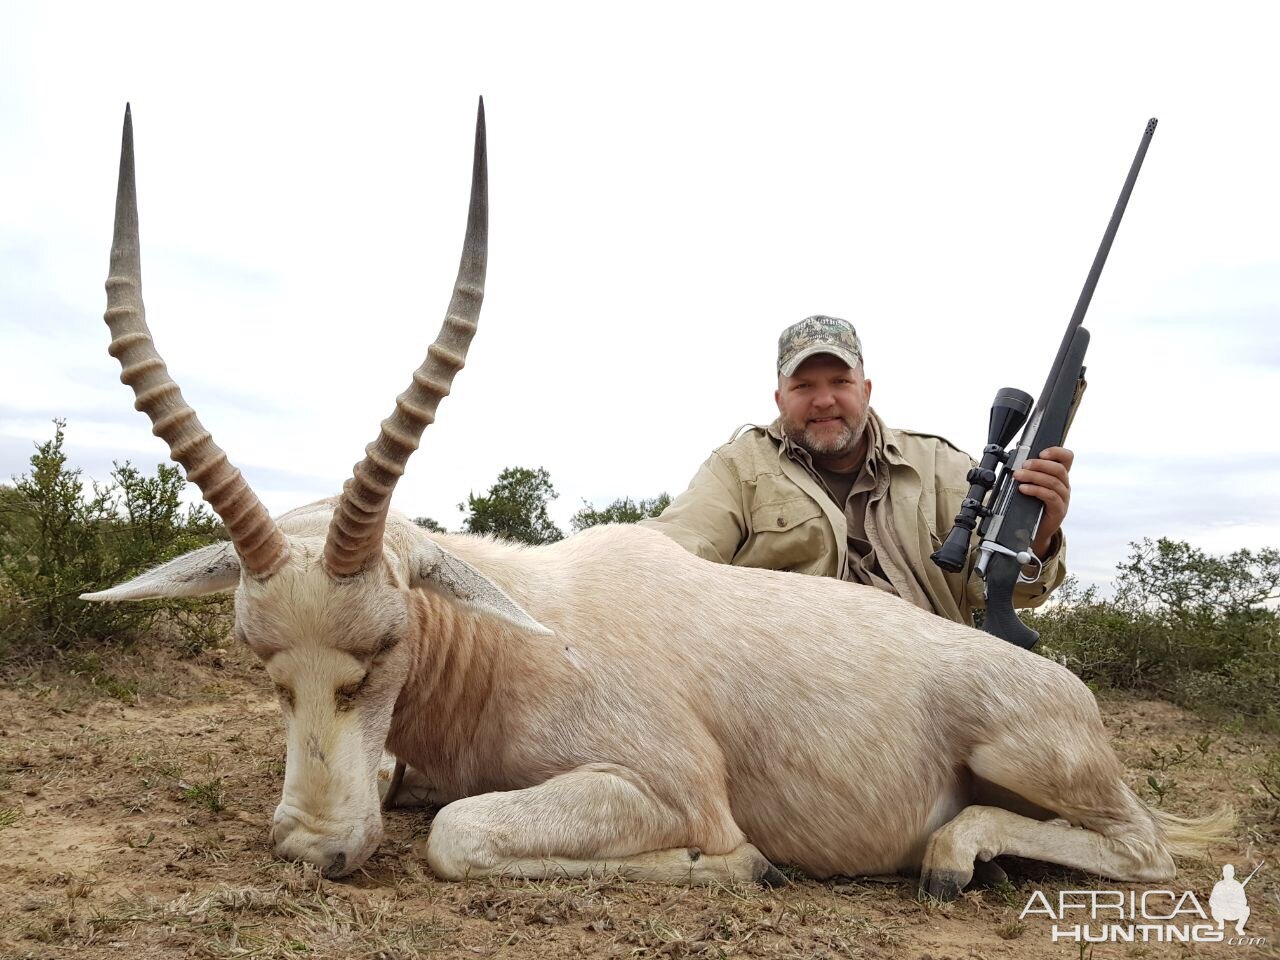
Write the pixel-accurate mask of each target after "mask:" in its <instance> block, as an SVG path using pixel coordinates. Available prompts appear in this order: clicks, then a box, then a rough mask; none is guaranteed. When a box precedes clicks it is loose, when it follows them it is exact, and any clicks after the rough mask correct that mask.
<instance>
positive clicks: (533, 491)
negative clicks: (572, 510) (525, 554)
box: [428, 467, 564, 544]
mask: <svg viewBox="0 0 1280 960" xmlns="http://www.w3.org/2000/svg"><path fill="white" fill-rule="evenodd" d="M557 496H559V494H557V493H556V488H555V487H553V486H552V485H551V474H549V473H547V471H546V470H545V469H543V468H542V467H538V468H537V469H536V470H530V469H529V468H528V467H507V468H506V469H505V470H503V471H502V472H501V473H500V474H498V480H497V482H496V483H495V484H494V485H493V486H492V487H490V488H489V491H488V493H485V494H484V495H483V496H479V497H478V496H476V495H475V494H474V493H473V494H470V495H469V496H468V497H467V502H466V503H465V504H461V503H460V504H458V509H459V510H463V511H466V515H465V516H464V517H463V518H462V529H463V530H464V531H466V532H467V533H482V534H483V533H487V534H492V535H493V536H495V537H501V538H502V539H503V540H513V541H515V542H516V543H533V544H538V543H555V542H556V541H557V540H563V539H564V534H563V533H562V532H561V531H560V528H559V527H557V526H556V525H555V523H554V522H553V521H552V519H551V516H550V514H548V513H547V504H549V503H550V502H551V501H552V500H554V499H555V498H556V497H557ZM428 529H430V528H428Z"/></svg>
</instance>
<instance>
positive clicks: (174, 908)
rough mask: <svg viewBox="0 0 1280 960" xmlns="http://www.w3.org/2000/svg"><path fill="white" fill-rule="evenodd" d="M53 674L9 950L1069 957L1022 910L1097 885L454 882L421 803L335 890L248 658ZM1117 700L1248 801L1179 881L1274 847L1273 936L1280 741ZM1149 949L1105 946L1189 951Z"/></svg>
mask: <svg viewBox="0 0 1280 960" xmlns="http://www.w3.org/2000/svg"><path fill="white" fill-rule="evenodd" d="M43 671H44V672H41V673H38V674H27V675H23V676H11V677H9V678H8V679H7V680H6V681H5V682H4V683H3V685H2V686H0V846H2V847H3V850H4V865H5V869H4V871H3V872H0V957H6V958H7V957H15V958H26V957H31V958H59V960H61V958H64V957H84V958H97V957H102V958H107V957H112V958H120V957H125V958H128V960H151V958H159V957H188V956H194V957H205V958H240V957H256V958H267V960H274V958H329V957H333V958H338V957H342V958H369V960H375V958H376V960H401V958H404V960H407V958H411V957H422V956H432V957H437V956H439V957H466V958H475V957H487V956H493V955H497V954H499V953H501V954H502V955H504V956H506V955H510V956H515V957H538V958H545V957H561V956H579V955H582V956H600V957H610V958H626V960H632V958H636V960H643V958H674V960H680V958H686V957H688V958H703V957H706V958H724V957H765V958H783V957H803V958H811V957H819V958H822V957H831V958H888V957H893V958H898V957H902V958H912V960H915V958H922V957H928V958H930V960H944V958H953V957H954V958H964V960H972V958H975V957H979V958H980V957H990V958H995V957H1008V958H1021V957H1030V958H1040V957H1067V956H1075V953H1076V951H1075V947H1074V946H1072V947H1069V948H1067V947H1064V946H1063V945H1062V944H1059V945H1057V946H1054V945H1053V944H1052V943H1051V942H1050V940H1049V937H1048V934H1047V929H1046V926H1045V924H1044V922H1043V920H1042V919H1041V918H1036V917H1028V918H1027V919H1025V920H1021V919H1019V913H1020V911H1021V909H1022V907H1023V906H1024V905H1025V904H1026V902H1027V898H1028V896H1029V895H1030V893H1031V891H1033V890H1036V889H1040V890H1044V891H1046V893H1048V895H1049V896H1051V897H1052V896H1053V895H1054V891H1056V890H1058V889H1061V888H1064V887H1066V888H1076V889H1079V888H1087V887H1092V886H1095V885H1096V881H1093V880H1091V879H1090V878H1088V877H1086V876H1083V875H1081V874H1074V873H1071V872H1069V871H1065V870H1060V869H1056V868H1052V867H1045V866H1043V865H1034V864H1020V863H1016V862H1015V863H1012V864H1010V865H1009V869H1010V876H1011V879H1010V882H1008V883H1004V884H1001V885H999V886H996V887H993V888H990V889H987V890H982V891H977V892H969V893H966V894H965V896H963V897H962V898H961V899H960V900H959V901H957V902H956V903H953V904H945V905H939V904H923V903H918V902H917V901H916V900H915V899H914V884H913V882H912V881H910V880H907V879H889V880H857V881H838V882H826V883H818V882H814V881H810V880H806V879H804V878H799V877H794V878H793V882H792V883H791V884H790V885H789V886H787V887H785V888H782V889H780V890H762V889H757V888H755V887H715V888H710V889H693V890H685V889H673V888H666V887H654V886H646V885H643V884H630V883H626V882H622V881H618V880H612V881H600V880H593V881H586V882H583V881H567V880H555V881H548V882H531V881H500V882H496V883H486V882H471V883H444V882H441V881H438V880H436V879H435V878H434V877H432V876H431V875H430V873H429V872H428V871H427V870H426V869H425V867H424V865H423V864H422V862H421V861H420V860H419V859H417V858H416V857H415V856H414V854H413V849H412V848H413V844H414V842H415V840H420V839H421V838H422V837H423V836H424V835H425V832H426V829H427V827H428V822H429V820H428V815H427V814H425V813H423V812H420V811H394V812H392V813H390V814H389V815H388V817H387V836H386V839H385V840H384V842H383V844H382V846H381V848H380V849H379V850H378V852H377V853H376V854H375V855H374V856H373V857H372V858H371V859H370V861H369V862H368V863H367V864H366V865H365V867H364V869H363V870H361V871H360V872H358V873H357V875H356V876H355V877H354V878H351V879H350V880H348V881H344V882H330V881H326V880H323V879H322V878H320V877H319V876H318V875H317V874H316V873H315V871H314V870H311V869H310V868H307V867H303V866H300V865H297V864H288V863H282V862H279V861H277V860H275V859H274V858H273V857H272V856H271V854H270V851H269V850H268V848H267V843H266V832H267V826H268V823H269V820H270V813H271V810H272V809H273V807H274V805H275V803H276V800H277V798H278V794H279V789H280V778H281V774H282V771H283V766H282V761H283V753H284V747H283V742H282V736H281V725H280V721H279V717H278V714H277V709H276V706H275V704H274V701H273V700H272V698H271V696H270V694H269V692H268V690H267V685H266V683H265V682H264V681H263V679H262V677H261V675H260V671H259V668H258V667H257V666H256V665H255V664H253V663H252V662H251V661H250V660H249V658H248V657H247V656H241V655H240V653H239V652H238V651H235V650H231V651H207V652H206V653H204V654H202V655H201V658H200V659H199V660H197V661H184V660H177V659H172V658H170V657H167V656H166V655H165V654H164V653H163V652H156V651H148V652H146V653H145V654H143V653H141V652H139V653H138V654H135V655H133V656H121V657H118V658H115V659H114V660H106V659H104V660H102V661H97V662H95V664H94V669H93V670H92V671H89V670H85V669H83V665H81V667H80V668H79V669H77V671H75V673H67V672H58V671H56V670H54V669H52V668H48V667H46V668H43ZM104 676H110V677H114V678H122V682H124V683H126V685H127V687H128V689H130V690H133V691H137V694H136V696H135V697H131V698H125V697H121V696H119V695H118V692H119V689H121V688H118V687H115V686H114V685H112V684H109V683H107V682H104V681H103V679H102V678H103V677H104ZM1103 709H1104V714H1105V716H1106V718H1107V723H1108V725H1109V726H1110V727H1111V729H1112V733H1113V735H1114V737H1115V742H1116V747H1117V751H1118V752H1119V754H1120V756H1121V758H1122V759H1123V760H1124V761H1125V762H1126V764H1127V765H1128V766H1129V769H1130V782H1131V783H1132V784H1133V785H1134V786H1135V788H1138V789H1142V788H1143V785H1144V784H1145V783H1146V780H1147V777H1148V776H1153V777H1156V778H1157V779H1158V781H1159V782H1160V784H1161V786H1162V787H1163V789H1164V792H1163V797H1162V799H1161V802H1162V804H1163V806H1164V807H1165V808H1166V809H1169V810H1172V811H1174V812H1188V811H1191V810H1193V809H1197V808H1198V809H1207V808H1209V807H1211V806H1214V805H1216V804H1217V803H1218V802H1221V801H1224V800H1227V801H1230V802H1231V803H1233V804H1234V805H1235V806H1236V808H1237V809H1238V810H1239V812H1240V814H1241V828H1240V831H1239V836H1240V847H1239V848H1238V849H1235V850H1222V851H1218V852H1217V854H1218V855H1217V857H1216V858H1215V860H1213V861H1205V862H1187V863H1184V864H1182V868H1183V873H1182V876H1181V877H1180V879H1179V880H1178V881H1177V886H1178V887H1179V888H1181V887H1182V886H1187V887H1190V888H1191V889H1194V890H1197V891H1198V892H1200V893H1201V895H1202V897H1203V895H1204V894H1206V893H1207V890H1208V888H1209V887H1210V886H1211V885H1212V883H1213V882H1214V880H1215V879H1217V870H1218V865H1219V864H1221V863H1222V862H1224V860H1226V859H1231V860H1233V861H1234V862H1236V863H1237V864H1239V863H1242V862H1244V861H1245V860H1249V861H1251V862H1256V861H1257V860H1258V859H1259V858H1261V857H1266V858H1267V860H1268V864H1269V865H1268V867H1266V868H1264V869H1263V870H1262V871H1261V872H1260V873H1259V874H1258V876H1257V877H1256V878H1255V879H1254V881H1253V883H1251V885H1250V887H1249V891H1250V901H1251V903H1252V904H1253V905H1254V909H1255V913H1254V919H1252V920H1251V921H1250V932H1251V933H1253V934H1254V935H1261V936H1269V937H1270V939H1271V942H1272V943H1273V944H1275V943H1276V942H1277V939H1276V930H1275V922H1276V917H1277V914H1278V913H1280V901H1278V900H1277V897H1278V896H1280V894H1278V891H1280V883H1277V880H1278V879H1280V864H1277V853H1278V852H1280V851H1278V849H1277V848H1278V846H1280V845H1278V844H1277V839H1278V836H1280V803H1278V802H1277V801H1276V799H1275V798H1274V797H1273V796H1272V795H1271V793H1269V792H1268V790H1267V789H1265V788H1264V785H1266V784H1271V783H1272V780H1271V779H1268V778H1274V775H1275V774H1274V771H1275V760H1274V758H1275V755H1276V753H1277V741H1276V739H1275V738H1268V737H1266V736H1263V735H1261V734H1250V733H1245V732H1242V731H1241V730H1239V729H1235V730H1232V729H1228V728H1224V727H1213V726H1211V725H1209V724H1207V723H1205V722H1204V721H1201V720H1198V719H1196V718H1194V717H1192V716H1190V715H1188V714H1186V713H1184V712H1182V711H1180V710H1178V709H1177V708H1174V707H1171V706H1168V705H1166V704H1162V703H1152V702H1141V701H1132V700H1126V699H1112V700H1108V701H1105V702H1104V704H1103ZM1179 748H1181V749H1179ZM1145 794H1146V796H1147V797H1148V799H1149V800H1151V801H1152V802H1154V801H1155V800H1156V799H1157V798H1156V797H1155V796H1153V795H1152V792H1151V790H1150V789H1149V788H1148V789H1146V790H1145ZM1272 864H1275V865H1276V869H1274V870H1272V869H1271V866H1270V865H1272ZM1107 886H1108V887H1111V886H1114V885H1113V884H1110V883H1107ZM1125 949H1129V950H1130V952H1127V953H1126V952H1123V951H1124V950H1125ZM1134 949H1138V948H1136V947H1135V948H1119V947H1109V948H1106V952H1104V951H1103V950H1101V949H1100V950H1099V952H1098V954H1097V956H1098V957H1102V956H1107V957H1110V956H1117V957H1122V956H1150V957H1161V956H1167V955H1174V954H1170V953H1168V952H1167V951H1168V950H1170V949H1172V948H1168V947H1162V946H1160V945H1150V946H1147V947H1144V948H1141V949H1142V950H1145V951H1146V952H1145V953H1141V952H1133V950H1134ZM1223 949H1225V948H1219V952H1218V953H1216V954H1213V955H1215V956H1218V955H1222V954H1221V950H1223ZM1250 949H1251V950H1253V951H1254V952H1253V953H1251V954H1250V956H1256V957H1260V956H1265V955H1266V953H1265V950H1262V951H1260V950H1259V949H1258V948H1250ZM1209 952H1210V951H1208V950H1206V955H1208V953H1209ZM1176 955H1178V956H1183V955H1185V953H1183V952H1181V951H1179V952H1178V953H1177V954H1176Z"/></svg>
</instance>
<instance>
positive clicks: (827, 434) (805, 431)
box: [773, 353, 871, 460]
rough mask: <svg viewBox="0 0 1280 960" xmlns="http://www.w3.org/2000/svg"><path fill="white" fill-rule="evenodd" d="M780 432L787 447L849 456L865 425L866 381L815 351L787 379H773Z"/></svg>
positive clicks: (868, 384) (868, 390)
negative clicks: (789, 445)
mask: <svg viewBox="0 0 1280 960" xmlns="http://www.w3.org/2000/svg"><path fill="white" fill-rule="evenodd" d="M773 398H774V400H776V401H777V403H778V413H779V414H780V415H781V417H782V429H783V432H784V433H786V435H787V436H788V437H789V438H790V439H791V441H792V442H793V443H796V444H799V445H800V446H801V447H803V448H804V449H806V450H808V451H809V452H810V453H812V454H815V455H816V456H819V457H821V458H823V459H827V460H829V459H833V458H838V457H842V456H847V455H848V454H850V453H852V452H853V451H854V449H855V448H856V447H857V445H858V441H859V440H861V439H862V434H863V431H864V430H865V429H866V426H867V416H868V412H869V409H870V407H869V404H870V402H871V381H870V380H868V379H866V378H865V377H864V376H863V375H862V368H861V367H858V368H857V369H852V368H850V367H849V366H847V365H846V364H845V362H844V361H843V360H841V359H840V358H839V357H836V356H833V355H832V354H829V353H819V354H817V355H815V356H812V357H810V358H809V359H807V360H805V361H804V363H802V364H800V366H799V367H797V368H796V372H795V373H793V374H792V375H791V376H789V377H779V378H778V389H777V390H776V391H775V392H774V395H773Z"/></svg>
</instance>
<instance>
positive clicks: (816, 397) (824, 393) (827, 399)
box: [813, 387, 836, 410]
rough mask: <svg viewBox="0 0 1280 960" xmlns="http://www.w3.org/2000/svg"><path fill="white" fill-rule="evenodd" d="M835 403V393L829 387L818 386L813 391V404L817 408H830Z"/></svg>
mask: <svg viewBox="0 0 1280 960" xmlns="http://www.w3.org/2000/svg"><path fill="white" fill-rule="evenodd" d="M835 405H836V393H835V391H834V390H832V389H831V388H830V387H818V389H817V390H815V391H814V392H813V406H814V407H815V408H816V409H818V410H830V409H831V408H832V407H834V406H835Z"/></svg>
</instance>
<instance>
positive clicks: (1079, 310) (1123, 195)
mask: <svg viewBox="0 0 1280 960" xmlns="http://www.w3.org/2000/svg"><path fill="white" fill-rule="evenodd" d="M1155 132H1156V118H1155V117H1152V118H1151V119H1150V120H1148V121H1147V129H1146V132H1145V133H1143V135H1142V140H1141V141H1140V142H1139V143H1138V153H1137V154H1136V155H1135V156H1134V158H1133V164H1132V165H1131V166H1130V167H1129V175H1128V176H1127V177H1125V180H1124V186H1123V187H1122V188H1121V190H1120V199H1119V200H1117V201H1116V208H1115V210H1113V211H1112V212H1111V221H1110V222H1109V223H1108V224H1107V229H1106V232H1105V233H1103V235H1102V243H1101V244H1100V245H1099V247H1098V253H1097V255H1096V256H1095V257H1094V258H1093V266H1091V267H1090V268H1089V276H1088V277H1086V278H1085V281H1084V289H1083V290H1081V291H1080V299H1079V300H1077V301H1076V309H1075V312H1074V313H1073V314H1071V322H1070V323H1068V324H1067V332H1066V334H1065V335H1064V336H1063V338H1062V343H1061V345H1060V346H1059V347H1058V355H1057V356H1056V357H1054V358H1053V366H1052V367H1051V368H1050V369H1052V370H1056V369H1058V366H1059V364H1061V363H1062V358H1063V356H1064V355H1065V354H1066V352H1067V346H1068V344H1070V343H1071V334H1072V333H1074V332H1075V329H1076V327H1078V326H1080V324H1081V322H1082V321H1083V320H1084V315H1085V311H1087V310H1088V309H1089V301H1090V300H1092V299H1093V291H1094V288H1095V287H1097V285H1098V278H1099V277H1100V276H1102V268H1103V266H1104V265H1105V264H1106V262H1107V254H1109V253H1110V252H1111V242H1112V241H1113V240H1115V238H1116V231H1117V230H1119V229H1120V220H1121V218H1122V217H1124V209H1125V207H1127V206H1128V205H1129V194H1131V193H1133V185H1134V183H1135V182H1137V179H1138V171H1139V170H1141V169H1142V161H1143V159H1144V158H1145V157H1146V155H1147V147H1148V146H1150V145H1151V135H1152V134H1154V133H1155ZM1051 386H1052V382H1050V383H1046V384H1045V385H1044V390H1042V391H1041V393H1040V399H1039V400H1038V401H1036V409H1037V410H1039V409H1041V408H1042V407H1044V405H1045V402H1046V401H1047V400H1048V399H1049V389H1050V387H1051ZM1036 452H1037V453H1039V451H1036Z"/></svg>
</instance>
